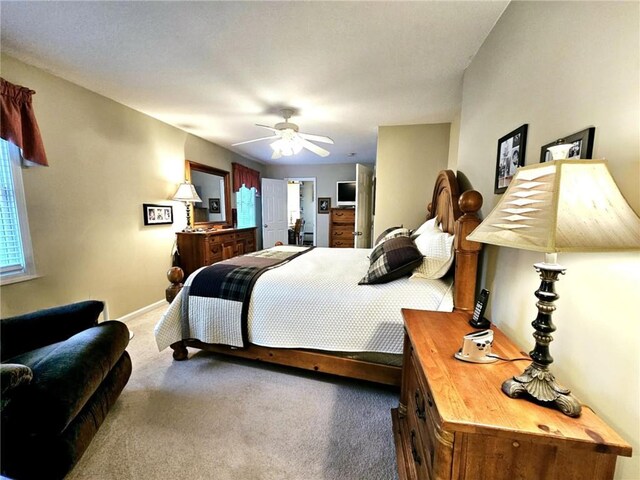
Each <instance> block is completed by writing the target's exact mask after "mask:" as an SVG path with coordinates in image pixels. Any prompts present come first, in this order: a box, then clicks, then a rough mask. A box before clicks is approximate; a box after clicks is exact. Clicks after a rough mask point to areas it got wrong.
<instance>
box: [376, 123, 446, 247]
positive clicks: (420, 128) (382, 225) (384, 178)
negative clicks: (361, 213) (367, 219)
mask: <svg viewBox="0 0 640 480" xmlns="http://www.w3.org/2000/svg"><path fill="white" fill-rule="evenodd" d="M449 130H450V124H448V123H438V124H431V125H398V126H381V127H379V128H378V152H377V160H376V199H375V201H376V212H375V213H376V214H375V218H374V224H373V239H374V240H375V238H376V237H377V236H378V235H379V234H380V233H381V232H382V231H383V230H384V229H386V228H389V227H392V226H395V225H404V226H405V227H407V228H416V227H418V226H419V225H420V224H421V223H422V222H424V219H425V215H426V211H427V204H428V203H429V202H430V201H431V195H432V193H433V185H434V184H435V181H436V177H437V175H438V172H439V171H440V170H442V169H445V168H447V159H448V154H449Z"/></svg>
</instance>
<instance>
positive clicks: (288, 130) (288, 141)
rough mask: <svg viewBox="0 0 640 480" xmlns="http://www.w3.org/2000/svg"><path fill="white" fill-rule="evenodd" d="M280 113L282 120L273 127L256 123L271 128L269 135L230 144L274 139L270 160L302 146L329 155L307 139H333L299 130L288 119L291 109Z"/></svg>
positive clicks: (327, 141) (322, 140) (331, 142)
mask: <svg viewBox="0 0 640 480" xmlns="http://www.w3.org/2000/svg"><path fill="white" fill-rule="evenodd" d="M280 113H281V114H282V116H283V117H284V122H280V123H276V124H275V125H274V126H273V127H269V126H267V125H259V124H256V126H257V127H262V128H266V129H268V130H271V131H272V132H273V135H271V136H269V137H261V138H254V139H253V140H247V141H246V142H238V143H234V144H233V145H232V146H233V147H235V146H237V145H244V144H246V143H252V142H259V141H261V140H275V141H274V142H273V143H272V144H271V145H270V146H271V148H272V149H273V155H271V159H272V160H275V159H277V158H280V157H282V156H283V155H284V156H285V157H288V156H291V155H295V154H296V153H299V152H300V150H302V149H303V148H306V149H307V150H309V151H311V152H313V153H315V154H316V155H320V156H321V157H326V156H327V155H329V152H328V151H327V150H325V149H324V148H322V147H319V146H318V145H316V144H315V143H311V142H310V141H309V140H313V141H314V142H321V143H330V144H333V140H331V139H330V138H329V137H325V136H322V135H312V134H310V133H302V132H299V131H298V125H296V124H295V123H291V122H289V119H290V118H291V116H292V115H293V110H291V109H288V108H284V109H282V110H280Z"/></svg>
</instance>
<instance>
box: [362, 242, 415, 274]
mask: <svg viewBox="0 0 640 480" xmlns="http://www.w3.org/2000/svg"><path fill="white" fill-rule="evenodd" d="M370 261H371V264H370V265H369V271H368V272H367V274H366V275H365V276H364V277H363V278H362V280H360V281H359V282H358V285H372V284H375V283H387V282H390V281H391V280H395V279H396V278H400V277H403V276H405V275H407V274H408V273H409V272H411V271H412V270H413V269H414V268H415V267H417V266H418V265H420V263H422V254H421V253H420V250H418V248H417V247H416V246H415V244H414V243H413V241H412V240H411V239H410V238H409V237H395V238H391V239H389V240H386V241H384V242H382V243H381V244H380V245H378V246H377V247H376V248H374V249H373V252H371V257H370Z"/></svg>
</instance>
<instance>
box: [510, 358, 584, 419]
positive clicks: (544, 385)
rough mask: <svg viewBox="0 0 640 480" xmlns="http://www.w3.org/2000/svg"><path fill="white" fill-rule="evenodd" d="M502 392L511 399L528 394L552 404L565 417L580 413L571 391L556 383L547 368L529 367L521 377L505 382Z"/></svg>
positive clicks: (580, 409)
mask: <svg viewBox="0 0 640 480" xmlns="http://www.w3.org/2000/svg"><path fill="white" fill-rule="evenodd" d="M502 391H503V392H504V393H505V394H506V395H507V396H509V397H511V398H518V397H521V396H522V395H523V394H528V395H530V396H531V397H533V398H535V399H536V400H538V401H540V402H553V403H554V405H555V406H556V407H557V408H558V409H559V410H560V411H561V412H562V413H564V414H565V415H568V416H570V417H579V416H580V413H581V411H582V407H581V405H580V402H579V401H578V400H577V399H576V397H574V396H573V395H571V391H570V390H569V389H567V388H564V387H562V386H561V385H559V384H558V383H557V382H556V379H555V377H554V376H553V373H551V372H550V371H549V368H547V367H544V366H542V365H537V364H536V363H535V362H534V363H532V364H531V365H529V366H528V367H527V368H526V369H525V371H524V372H523V373H522V375H519V376H517V377H513V378H510V379H509V380H505V382H504V383H503V384H502Z"/></svg>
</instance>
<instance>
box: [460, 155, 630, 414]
mask: <svg viewBox="0 0 640 480" xmlns="http://www.w3.org/2000/svg"><path fill="white" fill-rule="evenodd" d="M467 239H468V240H473V241H476V242H482V243H488V244H491V245H498V246H504V247H512V248H520V249H524V250H532V251H535V252H543V253H544V254H545V260H544V262H541V263H536V264H535V265H534V267H535V269H536V271H537V272H538V273H539V274H540V279H541V284H540V287H539V289H538V290H536V292H535V296H536V297H537V298H538V302H537V303H536V306H537V307H538V315H537V317H536V319H535V320H534V321H533V322H532V324H531V325H532V326H533V328H534V329H535V332H534V333H533V337H534V339H535V342H536V344H535V348H534V349H533V350H532V351H531V352H530V353H529V354H530V356H531V360H532V362H531V364H530V365H529V366H528V367H527V368H526V369H525V370H524V372H523V373H522V374H521V375H519V376H516V377H513V378H511V379H508V380H506V381H505V382H504V383H503V384H502V391H503V392H504V393H505V394H507V395H508V396H509V397H511V398H516V397H520V396H523V395H525V396H528V397H530V398H532V399H535V400H536V401H538V402H542V403H544V404H546V405H554V406H556V407H557V408H559V409H560V410H561V411H562V412H563V413H564V414H565V415H569V416H572V417H577V416H579V415H580V412H581V406H580V403H579V402H578V400H577V399H576V398H575V397H574V396H573V395H571V392H570V391H569V390H568V389H566V388H564V387H562V386H561V385H559V384H558V383H557V382H556V380H555V378H554V376H553V374H552V373H551V371H550V370H549V365H550V364H551V363H552V362H553V357H551V355H550V354H549V344H550V343H551V341H552V340H553V337H552V336H551V334H552V333H553V332H554V331H555V330H556V327H555V325H554V324H553V321H552V318H551V315H552V313H553V311H554V310H555V309H556V307H555V306H554V304H553V302H554V301H555V300H556V299H557V298H558V295H557V294H556V293H555V289H554V283H555V282H556V281H557V280H558V276H559V275H560V274H564V273H565V270H566V269H565V268H564V267H562V266H561V265H558V264H557V261H556V260H557V252H595V251H598V252H604V251H626V250H637V249H640V218H638V216H637V215H636V214H635V212H634V211H633V210H632V209H631V207H630V206H629V205H628V204H627V202H626V200H625V199H624V197H623V196H622V194H621V193H620V191H619V190H618V187H617V186H616V184H615V182H614V180H613V178H612V177H611V174H610V173H609V170H608V168H607V162H606V161H605V160H553V161H551V162H546V163H540V164H535V165H530V166H527V167H522V168H520V169H518V170H517V171H516V175H515V177H514V178H513V180H512V181H511V183H510V185H509V187H508V188H507V191H506V192H505V194H504V196H503V197H502V199H501V200H500V202H499V203H498V205H496V207H495V208H494V209H493V210H492V211H491V213H490V214H489V215H488V216H487V218H485V219H484V220H483V222H482V223H481V224H480V225H478V227H477V228H476V229H475V230H474V231H473V232H471V234H470V235H469V236H468V237H467Z"/></svg>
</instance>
